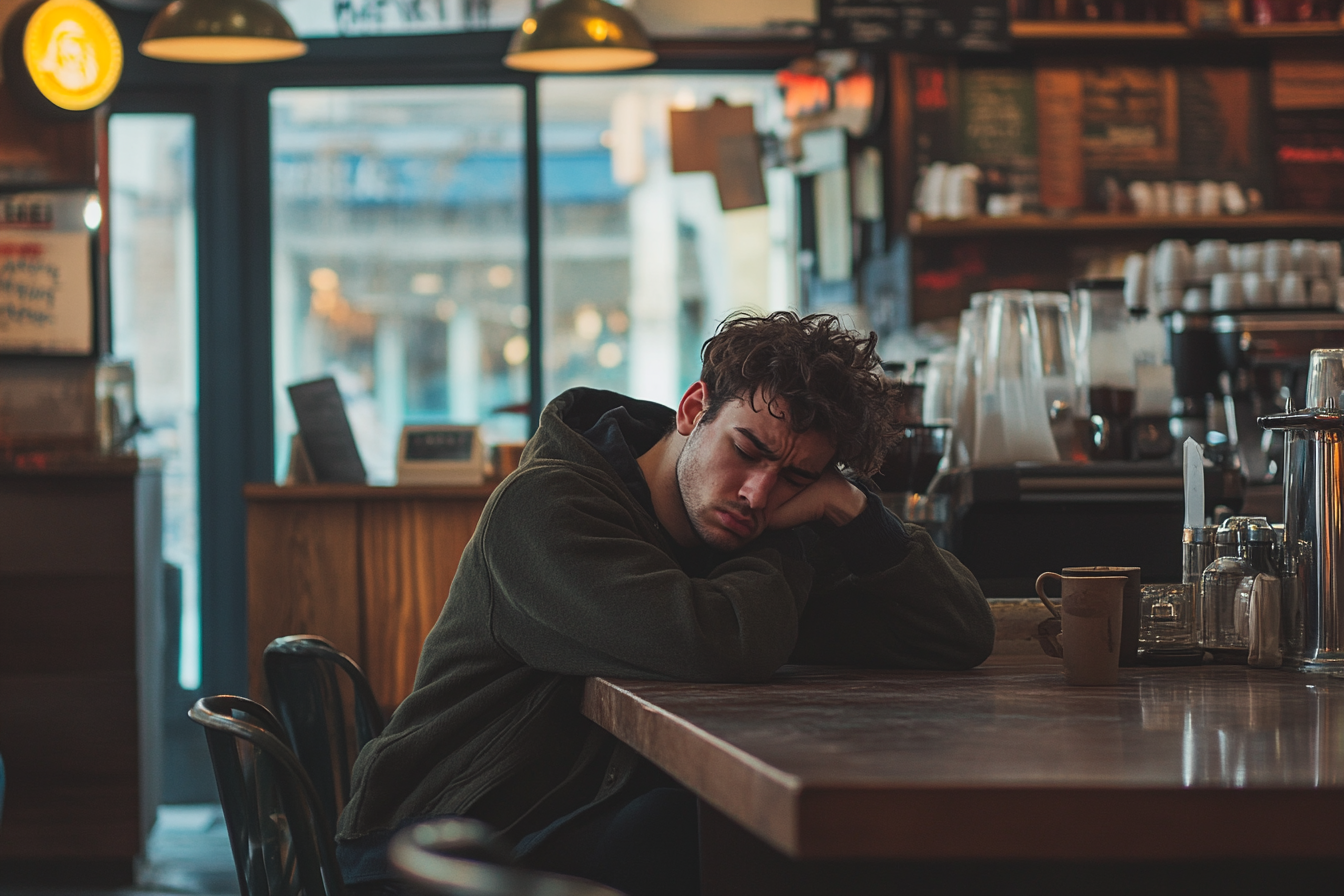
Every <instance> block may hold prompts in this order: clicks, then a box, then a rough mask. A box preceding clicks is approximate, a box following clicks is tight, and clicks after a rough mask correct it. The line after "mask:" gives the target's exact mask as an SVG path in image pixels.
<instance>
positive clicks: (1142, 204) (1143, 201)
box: [1125, 180, 1157, 217]
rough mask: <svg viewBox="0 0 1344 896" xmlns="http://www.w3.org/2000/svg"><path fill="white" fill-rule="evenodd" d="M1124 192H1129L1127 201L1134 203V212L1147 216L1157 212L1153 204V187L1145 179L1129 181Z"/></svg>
mask: <svg viewBox="0 0 1344 896" xmlns="http://www.w3.org/2000/svg"><path fill="white" fill-rule="evenodd" d="M1125 192H1126V193H1128V194H1129V201H1130V202H1132V203H1134V214H1136V215H1143V216H1145V217H1147V216H1148V215H1154V214H1156V213H1157V209H1156V208H1155V207H1154V204H1153V188H1152V187H1151V186H1150V185H1149V184H1148V182H1147V181H1146V180H1134V181H1130V182H1129V186H1128V187H1127V188H1126V189H1125Z"/></svg>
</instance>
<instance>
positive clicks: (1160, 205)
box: [1153, 180, 1171, 215]
mask: <svg viewBox="0 0 1344 896" xmlns="http://www.w3.org/2000/svg"><path fill="white" fill-rule="evenodd" d="M1153 214H1155V215H1169V214H1171V184H1169V183H1167V182H1166V181H1164V180H1157V181H1153Z"/></svg>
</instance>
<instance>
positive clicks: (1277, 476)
mask: <svg viewBox="0 0 1344 896" xmlns="http://www.w3.org/2000/svg"><path fill="white" fill-rule="evenodd" d="M1166 323H1167V336H1168V340H1169V344H1168V347H1169V350H1170V356H1171V364H1172V368H1173V371H1174V375H1175V394H1176V398H1175V400H1174V401H1173V403H1172V418H1171V427H1172V434H1173V435H1174V436H1175V437H1176V443H1177V444H1181V443H1182V442H1184V440H1185V438H1186V437H1187V436H1193V437H1194V438H1195V439H1196V440H1197V441H1199V442H1201V443H1204V444H1207V445H1210V446H1212V447H1214V448H1218V447H1219V446H1221V445H1226V446H1227V448H1229V449H1234V450H1235V451H1236V453H1237V454H1238V455H1239V457H1240V461H1241V467H1242V469H1243V470H1244V472H1245V474H1246V478H1247V481H1248V482H1249V483H1251V484H1255V483H1268V482H1275V483H1277V482H1282V481H1283V472H1284V471H1283V467H1282V461H1283V457H1284V453H1283V447H1284V436H1283V433H1282V432H1281V431H1279V430H1277V429H1266V430H1264V431H1261V430H1260V429H1259V428H1258V427H1256V425H1255V423H1256V420H1257V419H1258V418H1259V417H1262V416H1266V415H1274V414H1280V413H1283V412H1284V411H1285V410H1286V409H1287V408H1288V407H1290V406H1291V407H1299V408H1300V407H1302V406H1303V404H1304V397H1305V391H1306V381H1307V368H1308V363H1309V360H1310V356H1311V351H1312V349H1317V348H1329V347H1344V314H1340V313H1339V312H1337V311H1293V310H1286V309H1280V308H1268V309H1263V310H1252V309H1242V310H1240V311H1237V312H1235V313H1209V312H1199V313H1189V312H1184V311H1173V312H1171V313H1169V314H1168V315H1167V316H1166Z"/></svg>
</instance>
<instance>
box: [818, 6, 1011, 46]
mask: <svg viewBox="0 0 1344 896" xmlns="http://www.w3.org/2000/svg"><path fill="white" fill-rule="evenodd" d="M1008 41H1009V37H1008V3H1007V0H821V2H820V6H819V9H818V16H817V42H818V44H820V45H821V46H823V47H855V48H859V49H867V48H871V49H885V50H906V51H910V52H949V51H956V50H979V51H989V52H994V51H1001V50H1006V49H1007V48H1008Z"/></svg>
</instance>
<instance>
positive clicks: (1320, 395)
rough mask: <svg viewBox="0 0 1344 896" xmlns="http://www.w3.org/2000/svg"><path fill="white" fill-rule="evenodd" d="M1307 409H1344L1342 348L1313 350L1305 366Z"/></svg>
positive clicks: (1343, 358) (1343, 352) (1343, 350)
mask: <svg viewBox="0 0 1344 896" xmlns="http://www.w3.org/2000/svg"><path fill="white" fill-rule="evenodd" d="M1307 407H1309V408H1324V407H1336V408H1338V407H1344V348H1315V349H1312V350H1311V360H1310V361H1309V362H1308V366H1307Z"/></svg>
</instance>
